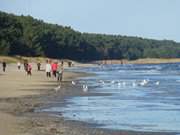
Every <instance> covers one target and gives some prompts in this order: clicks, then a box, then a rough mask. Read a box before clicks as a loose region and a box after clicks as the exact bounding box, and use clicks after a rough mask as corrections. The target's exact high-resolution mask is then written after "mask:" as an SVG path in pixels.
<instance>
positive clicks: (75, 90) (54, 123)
mask: <svg viewBox="0 0 180 135" xmlns="http://www.w3.org/2000/svg"><path fill="white" fill-rule="evenodd" d="M66 73H67V74H68V72H66ZM66 73H65V74H66ZM85 76H88V74H86V73H73V72H69V75H66V78H65V80H64V82H63V83H62V88H61V89H60V90H58V91H57V92H56V91H54V87H56V86H57V82H56V81H54V80H47V82H45V84H46V85H45V86H46V87H48V86H49V87H48V88H46V89H44V84H40V85H42V86H41V87H40V86H39V85H35V86H34V87H35V88H34V87H33V88H32V86H31V87H30V89H29V90H28V91H31V92H32V93H31V94H29V93H26V94H27V95H22V96H20V97H11V96H10V97H5V98H2V97H0V101H1V104H0V113H3V114H5V115H8V116H12V117H14V118H15V119H17V121H16V120H15V124H17V125H16V126H17V127H14V128H17V130H18V131H11V132H14V134H13V135H24V134H25V135H26V134H27V135H55V134H63V135H84V134H90V135H109V134H112V135H121V134H122V135H139V134H145V135H173V134H175V133H164V132H162V133H160V132H134V131H123V130H122V131H121V130H108V129H98V128H96V125H94V124H88V123H85V122H80V121H74V120H66V118H64V117H63V116H62V113H59V114H58V116H57V115H56V114H55V115H53V114H49V113H44V112H37V111H35V110H38V109H41V108H44V107H48V106H53V105H56V104H61V105H63V106H65V105H67V102H66V101H65V99H66V98H67V97H74V96H87V95H89V96H90V95H93V93H92V94H88V93H84V92H83V91H82V90H81V89H82V88H81V87H80V86H76V87H74V86H72V84H71V81H72V80H74V79H76V78H79V77H85ZM32 77H33V76H32ZM40 88H42V89H40ZM34 90H35V91H36V92H37V93H38V94H37V93H36V94H34ZM94 95H96V96H98V95H97V94H96V93H94ZM2 104H4V106H5V105H6V107H5V108H4V107H2ZM14 118H13V119H14ZM16 122H17V123H16ZM0 126H1V125H0ZM15 132H17V134H16V133H15ZM6 135H10V134H6Z"/></svg>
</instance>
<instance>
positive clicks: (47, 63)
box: [45, 60, 51, 77]
mask: <svg viewBox="0 0 180 135" xmlns="http://www.w3.org/2000/svg"><path fill="white" fill-rule="evenodd" d="M45 70H46V76H47V77H51V64H50V62H49V60H47V61H46V69H45Z"/></svg>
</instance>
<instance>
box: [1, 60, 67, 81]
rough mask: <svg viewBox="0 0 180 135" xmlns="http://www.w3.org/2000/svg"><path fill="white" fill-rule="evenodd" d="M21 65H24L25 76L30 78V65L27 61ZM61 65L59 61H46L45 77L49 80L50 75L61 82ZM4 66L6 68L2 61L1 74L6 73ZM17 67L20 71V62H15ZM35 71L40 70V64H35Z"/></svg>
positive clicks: (62, 69)
mask: <svg viewBox="0 0 180 135" xmlns="http://www.w3.org/2000/svg"><path fill="white" fill-rule="evenodd" d="M23 65H24V70H25V72H26V73H27V75H28V76H31V75H32V64H31V63H29V62H28V61H27V60H24V63H23ZM63 65H64V62H63V61H61V62H58V61H54V62H53V61H52V60H47V61H46V65H45V72H46V76H47V77H48V78H49V77H51V74H52V75H53V76H54V77H55V78H57V81H62V78H63V71H64V68H63ZM6 66H7V64H6V62H5V61H3V62H2V67H3V72H5V71H6ZM17 67H18V70H20V69H21V62H17ZM37 70H38V71H40V70H41V63H40V62H38V63H37Z"/></svg>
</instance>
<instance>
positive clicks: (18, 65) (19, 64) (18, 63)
mask: <svg viewBox="0 0 180 135" xmlns="http://www.w3.org/2000/svg"><path fill="white" fill-rule="evenodd" d="M17 67H18V69H19V70H20V69H21V63H20V62H17Z"/></svg>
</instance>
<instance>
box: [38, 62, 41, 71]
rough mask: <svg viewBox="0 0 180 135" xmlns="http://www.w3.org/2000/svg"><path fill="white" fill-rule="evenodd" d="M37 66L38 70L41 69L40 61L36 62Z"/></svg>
mask: <svg viewBox="0 0 180 135" xmlns="http://www.w3.org/2000/svg"><path fill="white" fill-rule="evenodd" d="M37 68H38V71H40V70H41V63H40V62H38V63H37Z"/></svg>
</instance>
